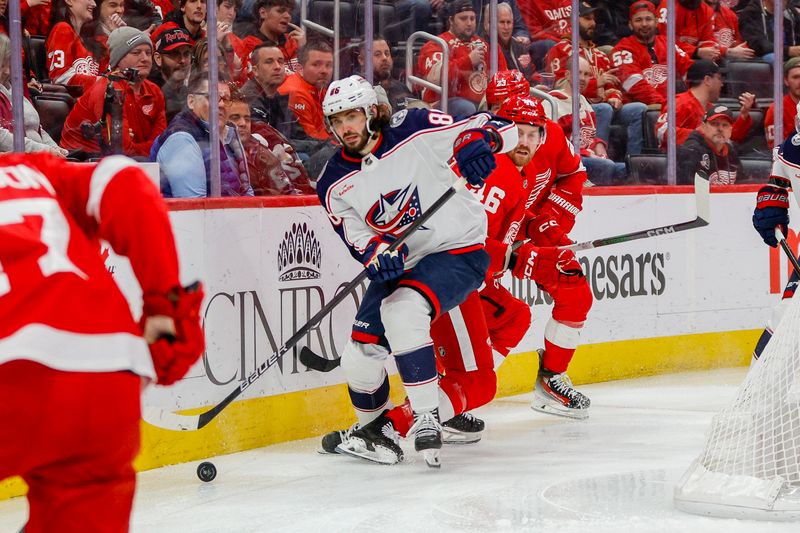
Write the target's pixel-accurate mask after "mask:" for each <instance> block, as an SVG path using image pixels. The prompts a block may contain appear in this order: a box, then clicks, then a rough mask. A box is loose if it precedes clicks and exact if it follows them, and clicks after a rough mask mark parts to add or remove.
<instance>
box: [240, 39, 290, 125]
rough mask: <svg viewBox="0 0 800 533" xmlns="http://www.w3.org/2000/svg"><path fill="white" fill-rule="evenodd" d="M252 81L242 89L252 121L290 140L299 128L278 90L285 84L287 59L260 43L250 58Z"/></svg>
mask: <svg viewBox="0 0 800 533" xmlns="http://www.w3.org/2000/svg"><path fill="white" fill-rule="evenodd" d="M250 64H251V65H252V69H253V77H252V78H251V79H250V80H249V81H248V82H247V83H245V84H244V87H242V91H241V92H242V96H243V97H244V98H245V100H247V102H248V103H249V104H250V112H251V113H252V116H253V120H258V121H261V122H265V123H267V124H269V125H270V126H272V127H273V128H275V129H276V130H278V131H279V132H280V133H281V134H282V135H284V136H285V137H287V138H290V137H291V135H292V132H293V131H295V130H296V129H297V128H298V127H299V125H298V124H297V117H295V116H294V114H293V113H291V112H290V111H289V95H288V94H280V93H279V92H278V87H280V86H281V85H282V84H283V82H284V81H286V59H285V58H284V57H283V52H281V49H280V48H278V47H277V46H276V45H275V44H274V43H261V44H259V45H258V46H256V47H255V49H254V50H253V52H252V53H251V54H250Z"/></svg>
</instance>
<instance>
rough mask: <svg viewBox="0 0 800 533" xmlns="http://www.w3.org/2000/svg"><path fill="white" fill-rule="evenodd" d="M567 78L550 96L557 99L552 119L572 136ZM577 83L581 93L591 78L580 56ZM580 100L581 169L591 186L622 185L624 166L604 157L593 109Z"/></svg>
mask: <svg viewBox="0 0 800 533" xmlns="http://www.w3.org/2000/svg"><path fill="white" fill-rule="evenodd" d="M571 66H572V64H571V63H570V64H569V65H568V71H567V72H568V75H567V76H565V77H564V78H562V80H561V82H560V84H559V89H556V90H553V91H550V96H552V97H554V98H556V99H557V100H558V109H557V112H558V116H557V117H556V118H555V120H556V121H557V122H558V124H559V126H561V129H563V130H564V134H565V135H567V137H569V136H570V135H571V134H572V133H571V132H572V98H573V94H574V93H573V90H572V84H571V83H570V82H571V80H572V77H571V76H569V68H570V67H571ZM578 69H579V70H578V80H579V82H580V89H581V91H583V90H584V89H585V88H586V86H587V85H588V84H589V81H590V80H591V79H592V77H593V76H592V67H591V65H590V64H589V62H588V61H586V59H585V58H583V57H581V58H579V60H578ZM579 98H580V108H579V114H580V130H581V132H580V139H581V141H580V142H581V147H580V155H581V161H582V162H583V166H585V167H586V173H587V175H588V176H589V181H591V182H592V183H594V184H595V185H623V184H624V183H625V181H626V179H627V172H626V170H625V163H617V162H614V161H612V160H611V159H609V158H608V150H607V146H608V142H607V141H606V140H604V139H601V138H600V137H598V136H597V126H596V120H595V113H594V109H592V106H591V104H589V101H588V100H587V99H586V97H584V96H582V95H579Z"/></svg>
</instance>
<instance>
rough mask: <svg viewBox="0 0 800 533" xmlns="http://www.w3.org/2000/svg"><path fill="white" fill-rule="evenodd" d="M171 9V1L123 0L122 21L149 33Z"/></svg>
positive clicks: (161, 21) (162, 20) (159, 24)
mask: <svg viewBox="0 0 800 533" xmlns="http://www.w3.org/2000/svg"><path fill="white" fill-rule="evenodd" d="M95 1H96V0H95ZM173 9H174V7H173V5H172V0H125V14H124V15H123V16H122V19H123V20H124V21H125V24H127V25H128V26H132V27H134V28H136V29H137V30H142V31H143V32H145V33H151V32H152V31H153V30H155V29H156V28H157V27H159V26H161V24H162V23H163V22H164V16H165V15H166V14H169V13H170V12H171V11H172V10H173Z"/></svg>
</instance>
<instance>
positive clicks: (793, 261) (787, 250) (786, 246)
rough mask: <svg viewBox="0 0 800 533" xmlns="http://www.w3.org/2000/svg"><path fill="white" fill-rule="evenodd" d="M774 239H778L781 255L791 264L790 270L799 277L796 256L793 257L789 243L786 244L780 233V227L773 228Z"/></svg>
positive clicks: (799, 266) (798, 265) (798, 264)
mask: <svg viewBox="0 0 800 533" xmlns="http://www.w3.org/2000/svg"><path fill="white" fill-rule="evenodd" d="M775 238H776V239H778V244H780V245H781V249H782V250H783V253H785V254H786V257H787V258H788V259H789V262H790V263H791V264H792V268H793V269H794V271H795V273H796V274H797V275H798V276H800V263H798V262H797V256H795V255H794V251H792V248H791V247H790V246H789V243H788V242H786V238H785V237H784V236H783V232H782V231H781V229H780V227H777V228H775Z"/></svg>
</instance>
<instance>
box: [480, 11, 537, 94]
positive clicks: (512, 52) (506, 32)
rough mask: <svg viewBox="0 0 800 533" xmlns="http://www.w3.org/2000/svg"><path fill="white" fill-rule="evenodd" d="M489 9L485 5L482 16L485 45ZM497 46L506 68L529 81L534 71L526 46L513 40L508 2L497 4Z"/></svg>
mask: <svg viewBox="0 0 800 533" xmlns="http://www.w3.org/2000/svg"><path fill="white" fill-rule="evenodd" d="M491 7H492V6H491V5H490V4H486V9H485V10H484V14H483V35H481V37H483V39H484V40H485V41H486V42H487V43H488V42H489V31H490V27H489V23H490V22H491V17H490V16H489V9H491ZM529 41H530V40H529ZM497 45H498V46H499V47H500V51H502V52H503V57H504V58H505V60H506V66H507V68H509V69H514V70H519V71H520V72H522V74H524V75H525V77H526V78H527V79H529V80H530V79H532V78H533V72H534V70H533V64H531V55H530V54H529V53H528V44H523V41H521V40H517V39H516V38H514V12H513V11H512V10H511V4H509V3H508V2H500V3H499V4H497Z"/></svg>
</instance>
